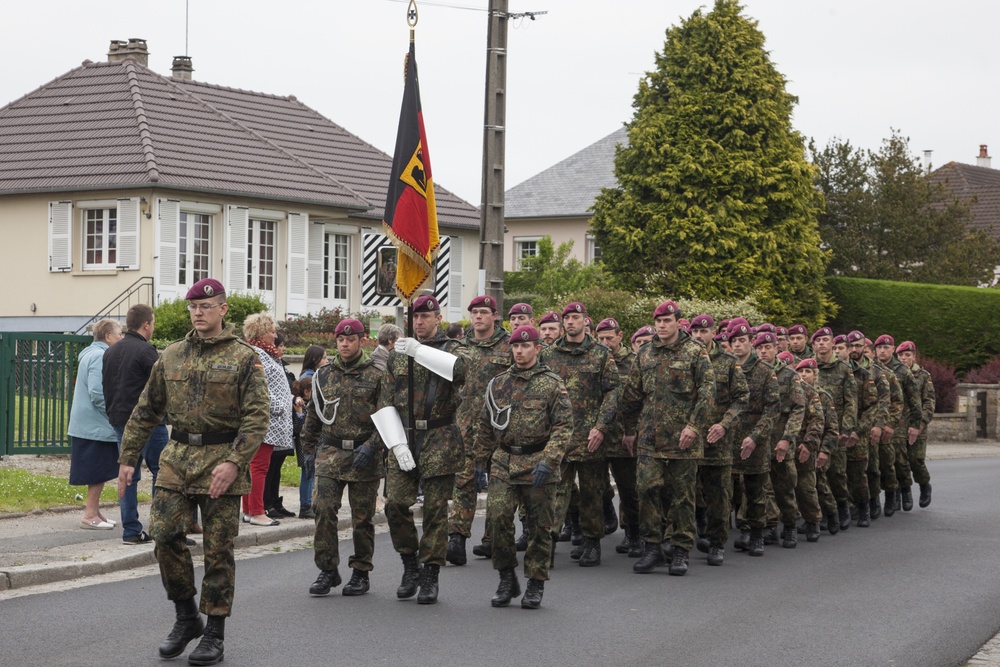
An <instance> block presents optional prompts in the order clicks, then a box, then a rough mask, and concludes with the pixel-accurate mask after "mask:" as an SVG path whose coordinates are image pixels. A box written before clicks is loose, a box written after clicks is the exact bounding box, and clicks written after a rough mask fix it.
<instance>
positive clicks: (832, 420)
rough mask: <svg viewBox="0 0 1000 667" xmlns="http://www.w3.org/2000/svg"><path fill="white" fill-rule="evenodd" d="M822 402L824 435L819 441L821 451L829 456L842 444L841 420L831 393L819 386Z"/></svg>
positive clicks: (817, 389)
mask: <svg viewBox="0 0 1000 667" xmlns="http://www.w3.org/2000/svg"><path fill="white" fill-rule="evenodd" d="M816 392H817V393H818V394H819V401H820V404H821V405H822V406H823V437H822V438H821V439H820V441H819V451H821V452H823V453H824V454H826V455H827V456H832V455H833V450H835V449H837V447H839V446H840V420H839V419H838V418H837V406H836V405H834V403H833V396H831V395H830V393H829V392H828V391H827V390H825V389H823V388H821V387H817V388H816Z"/></svg>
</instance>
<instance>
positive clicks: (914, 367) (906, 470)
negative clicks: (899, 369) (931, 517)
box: [896, 340, 935, 512]
mask: <svg viewBox="0 0 1000 667" xmlns="http://www.w3.org/2000/svg"><path fill="white" fill-rule="evenodd" d="M896 356H897V357H899V360H900V361H902V362H903V363H904V364H905V365H906V366H907V367H908V368H909V369H910V372H911V373H912V374H913V379H914V380H915V381H916V383H917V394H918V395H919V396H920V408H921V409H920V435H918V436H917V438H916V440H915V441H914V442H913V443H911V444H910V446H909V448H908V449H907V450H906V460H905V462H902V465H900V463H901V462H900V459H899V458H897V459H896V461H897V465H896V477H897V478H898V479H899V484H900V493H901V494H902V496H903V510H904V511H906V512H909V511H910V510H911V509H913V494H912V493H910V487H911V486H912V484H913V481H914V480H916V482H917V484H919V485H920V506H921V507H927V506H928V505H930V504H931V474H930V472H929V471H928V470H927V463H926V462H925V461H924V459H925V458H926V457H927V425H928V424H930V423H931V420H932V419H934V404H935V400H934V399H935V397H934V382H933V381H932V380H931V374H930V373H928V372H927V370H926V369H925V368H921V367H920V365H919V364H918V363H917V346H916V345H914V344H913V343H912V342H910V341H908V340H904V341H903V342H902V343H900V344H899V347H897V348H896ZM911 470H912V471H913V472H912V476H911V472H910V471H911Z"/></svg>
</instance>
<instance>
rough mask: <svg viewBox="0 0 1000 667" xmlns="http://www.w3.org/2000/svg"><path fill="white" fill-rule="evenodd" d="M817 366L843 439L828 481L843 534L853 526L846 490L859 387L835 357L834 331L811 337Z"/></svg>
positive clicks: (825, 329)
mask: <svg viewBox="0 0 1000 667" xmlns="http://www.w3.org/2000/svg"><path fill="white" fill-rule="evenodd" d="M812 343H813V350H814V352H815V355H816V365H817V367H818V369H819V380H818V381H817V384H818V385H819V387H820V388H821V389H824V390H825V391H826V392H827V393H828V394H830V396H831V397H832V398H833V405H834V407H835V408H836V410H837V417H838V419H839V420H840V421H839V429H838V430H839V432H840V439H839V441H838V447H837V448H836V449H834V450H833V453H832V458H831V460H830V467H829V469H827V471H826V481H827V482H828V483H829V485H830V491H831V492H832V493H833V497H834V498H835V499H836V501H837V516H838V519H839V522H840V526H839V528H840V530H847V529H848V528H849V527H850V526H851V492H850V489H849V488H848V486H847V450H848V449H849V448H851V447H855V446H857V444H858V441H859V440H860V438H859V436H858V384H857V382H856V381H855V380H854V372H853V371H852V370H851V367H850V366H848V365H847V364H846V363H844V362H843V361H841V360H840V358H839V357H837V355H836V354H834V353H833V331H832V330H831V329H830V327H821V328H819V329H817V330H816V331H815V332H814V333H813V335H812Z"/></svg>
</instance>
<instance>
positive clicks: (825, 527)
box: [819, 514, 840, 532]
mask: <svg viewBox="0 0 1000 667" xmlns="http://www.w3.org/2000/svg"><path fill="white" fill-rule="evenodd" d="M828 516H830V515H829V514H824V515H823V516H822V517H820V520H819V529H820V530H829V529H830V522H829V521H827V520H826V519H827V517H828ZM834 516H836V514H834ZM837 530H840V524H839V523H838V524H837ZM834 532H836V531H834Z"/></svg>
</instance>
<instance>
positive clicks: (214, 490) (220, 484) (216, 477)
mask: <svg viewBox="0 0 1000 667" xmlns="http://www.w3.org/2000/svg"><path fill="white" fill-rule="evenodd" d="M239 471H240V469H239V468H237V467H236V464H235V463H233V462H232V461H223V462H222V463H220V464H219V465H217V466H215V468H214V469H213V470H212V483H211V484H210V485H209V487H208V495H209V496H211V497H212V498H218V497H219V496H221V495H222V494H223V493H225V492H226V491H228V490H229V487H231V486H232V485H233V482H235V481H236V475H237V474H238V473H239Z"/></svg>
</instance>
